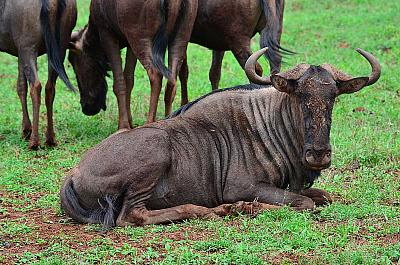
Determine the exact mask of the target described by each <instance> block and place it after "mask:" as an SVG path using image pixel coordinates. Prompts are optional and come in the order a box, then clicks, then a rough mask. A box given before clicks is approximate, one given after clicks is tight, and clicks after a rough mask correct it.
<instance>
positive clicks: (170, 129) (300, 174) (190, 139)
mask: <svg viewBox="0 0 400 265" xmlns="http://www.w3.org/2000/svg"><path fill="white" fill-rule="evenodd" d="M263 52H265V49H263V50H261V51H259V52H257V53H255V54H254V55H253V56H251V57H250V58H249V60H248V63H247V64H246V73H247V75H248V77H249V79H250V81H252V82H254V83H257V84H261V85H256V84H250V85H244V86H238V87H234V88H230V89H226V90H222V91H217V92H215V93H211V94H209V95H207V96H204V97H203V98H200V99H199V100H197V101H195V102H193V103H192V104H189V105H187V106H185V107H183V108H182V109H180V110H178V111H177V112H176V113H175V115H174V117H173V118H170V119H166V120H162V121H158V122H155V123H152V124H148V125H145V126H142V127H139V128H137V129H133V130H131V131H125V132H121V133H119V134H115V135H112V136H110V137H109V138H108V139H106V140H104V141H103V142H101V143H100V144H99V145H97V146H96V147H94V148H93V149H91V150H89V151H88V152H87V153H86V155H85V156H84V157H83V159H82V160H81V162H80V163H79V164H78V165H77V166H76V167H75V168H74V169H73V170H71V172H70V173H69V175H68V176H67V178H66V180H65V182H64V185H63V187H62V188H61V205H62V208H63V209H64V210H65V212H66V214H67V215H68V216H70V217H72V218H73V219H75V220H76V221H79V222H83V223H104V224H105V225H107V226H113V225H120V226H123V225H128V224H130V225H145V224H157V223H165V222H171V221H177V220H181V219H186V218H191V217H195V216H199V217H200V216H210V215H213V214H216V215H223V214H226V213H227V211H228V210H229V205H228V206H227V205H224V206H222V207H221V206H220V205H222V204H231V203H235V202H238V201H247V202H252V201H253V200H255V199H257V200H258V202H260V203H262V207H264V206H266V208H268V207H269V206H268V205H264V204H263V203H266V204H272V205H290V206H292V207H295V208H296V209H299V210H302V209H313V208H314V207H315V205H322V204H325V203H328V202H330V201H331V199H330V196H329V194H328V193H327V192H325V191H323V190H319V189H313V188H310V187H311V185H312V184H313V182H314V180H315V179H316V178H317V177H318V176H319V175H320V172H321V170H322V169H325V168H327V167H329V165H330V163H331V146H330V141H329V137H330V127H331V117H332V109H333V105H334V102H335V98H336V97H337V96H339V95H341V94H345V93H353V92H356V91H358V90H360V89H362V88H363V87H365V86H369V85H372V84H373V83H375V82H376V81H377V80H378V79H379V76H380V65H379V63H378V61H377V60H376V59H375V58H374V57H373V56H372V55H371V54H369V53H367V52H365V51H362V50H359V49H358V52H359V53H360V54H361V55H362V56H364V57H365V58H366V59H367V60H368V61H369V63H370V64H371V66H372V74H371V75H370V76H369V77H356V78H352V77H350V76H349V75H347V74H345V73H343V72H342V71H340V70H338V69H336V68H335V67H333V66H331V65H329V64H324V65H321V66H314V65H308V64H300V65H297V66H296V67H294V68H293V69H291V70H289V71H287V72H284V73H279V74H275V75H272V76H270V77H260V76H258V75H257V74H256V72H255V63H256V60H257V58H259V57H260V56H261V55H262V54H263ZM270 84H272V86H270ZM213 207H216V208H213Z"/></svg>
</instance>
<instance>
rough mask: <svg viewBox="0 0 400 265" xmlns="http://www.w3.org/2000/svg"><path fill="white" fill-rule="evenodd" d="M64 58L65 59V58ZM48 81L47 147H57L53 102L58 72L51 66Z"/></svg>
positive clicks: (46, 89)
mask: <svg viewBox="0 0 400 265" xmlns="http://www.w3.org/2000/svg"><path fill="white" fill-rule="evenodd" d="M63 58H64V57H63ZM48 69H49V70H48V73H49V74H48V80H47V83H46V88H45V92H46V110H47V131H46V145H47V146H56V145H57V143H56V138H55V134H54V126H53V102H54V97H55V93H56V91H55V86H56V80H57V77H58V74H57V72H56V71H55V70H54V69H53V68H52V67H51V66H50V64H49V67H48Z"/></svg>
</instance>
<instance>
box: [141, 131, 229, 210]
mask: <svg viewBox="0 0 400 265" xmlns="http://www.w3.org/2000/svg"><path fill="white" fill-rule="evenodd" d="M189 127H190V126H189ZM186 129H187V130H185V129H184V130H179V131H175V130H173V131H170V132H169V133H168V134H169V135H170V141H171V156H172V157H171V165H170V168H169V170H168V172H167V173H166V174H165V175H163V176H161V177H160V179H159V181H158V183H157V186H156V188H155V191H154V193H153V196H152V198H151V199H150V200H149V202H148V203H147V207H148V208H151V209H161V208H168V207H173V206H177V205H182V204H196V205H201V206H207V207H213V206H217V205H219V204H220V203H221V202H222V190H223V187H222V178H223V170H221V157H220V154H221V150H220V147H219V146H218V143H217V142H216V141H215V139H214V137H213V135H212V134H210V133H209V132H207V129H205V128H197V129H196V130H195V131H193V130H191V129H193V128H190V129H189V128H186Z"/></svg>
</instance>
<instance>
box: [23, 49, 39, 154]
mask: <svg viewBox="0 0 400 265" xmlns="http://www.w3.org/2000/svg"><path fill="white" fill-rule="evenodd" d="M19 57H20V60H21V63H22V67H23V69H24V70H23V71H24V74H25V77H26V78H27V80H28V82H29V86H30V95H31V99H32V117H33V121H32V133H31V137H30V139H29V149H32V150H36V149H38V147H39V146H40V138H39V111H40V94H41V91H42V85H41V84H40V81H39V78H38V74H37V62H36V60H37V59H36V58H37V52H36V51H34V50H20V51H19Z"/></svg>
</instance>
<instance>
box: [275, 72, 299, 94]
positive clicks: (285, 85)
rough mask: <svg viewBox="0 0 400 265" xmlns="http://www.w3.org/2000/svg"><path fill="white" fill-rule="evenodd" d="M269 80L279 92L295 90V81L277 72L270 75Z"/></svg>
mask: <svg viewBox="0 0 400 265" xmlns="http://www.w3.org/2000/svg"><path fill="white" fill-rule="evenodd" d="M271 82H272V85H273V87H275V88H276V89H277V90H279V91H280V92H284V93H288V94H290V93H292V92H293V91H295V90H296V85H297V81H296V80H292V79H286V78H284V77H282V76H280V75H279V74H276V75H272V76H271Z"/></svg>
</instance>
